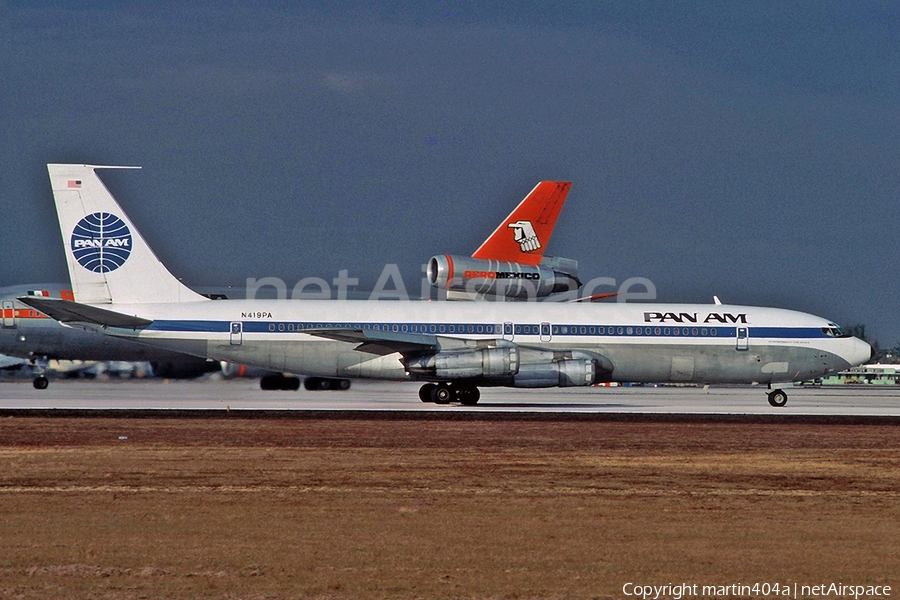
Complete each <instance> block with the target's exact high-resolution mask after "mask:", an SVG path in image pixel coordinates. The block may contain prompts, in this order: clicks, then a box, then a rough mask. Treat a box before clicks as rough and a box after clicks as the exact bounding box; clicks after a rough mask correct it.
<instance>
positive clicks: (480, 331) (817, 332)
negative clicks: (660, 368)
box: [147, 320, 831, 339]
mask: <svg viewBox="0 0 900 600" xmlns="http://www.w3.org/2000/svg"><path fill="white" fill-rule="evenodd" d="M241 323H242V325H243V331H244V333H302V332H303V331H304V330H306V329H365V330H370V331H388V332H392V333H413V334H416V333H421V334H438V335H441V334H446V335H491V336H502V335H503V325H502V324H500V323H408V322H403V323H392V322H379V323H372V322H369V323H363V322H359V321H348V322H335V321H327V322H326V321H302V322H298V321H241ZM540 329H541V324H540V323H516V324H515V325H514V335H517V336H539V335H541V333H540ZM747 329H748V330H749V337H750V338H751V339H753V338H757V339H760V338H768V339H771V338H782V339H803V338H805V339H815V338H829V337H831V336H829V335H828V334H826V333H825V332H823V331H822V329H821V328H820V327H750V326H747ZM147 330H149V331H193V332H210V333H228V332H230V331H231V321H197V320H156V321H153V323H152V324H151V325H149V326H148V327H147ZM544 335H546V331H545V334H544ZM552 335H553V336H554V337H593V338H604V339H608V338H619V337H625V338H685V337H690V338H694V337H699V338H703V337H716V338H733V337H735V336H736V335H737V328H736V327H681V326H679V327H672V326H666V327H656V326H652V327H647V326H645V325H581V324H578V325H573V324H566V325H563V324H555V323H554V324H553V325H552Z"/></svg>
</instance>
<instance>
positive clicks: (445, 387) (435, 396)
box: [431, 383, 454, 404]
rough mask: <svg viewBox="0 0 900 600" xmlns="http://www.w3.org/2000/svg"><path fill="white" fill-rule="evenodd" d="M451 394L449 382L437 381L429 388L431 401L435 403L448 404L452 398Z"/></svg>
mask: <svg viewBox="0 0 900 600" xmlns="http://www.w3.org/2000/svg"><path fill="white" fill-rule="evenodd" d="M453 395H454V394H453V390H452V389H450V384H447V383H439V384H437V385H436V386H434V389H433V390H431V401H432V402H434V403H435V404H450V402H451V401H452V400H453Z"/></svg>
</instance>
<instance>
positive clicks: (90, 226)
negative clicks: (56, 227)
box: [71, 212, 132, 273]
mask: <svg viewBox="0 0 900 600" xmlns="http://www.w3.org/2000/svg"><path fill="white" fill-rule="evenodd" d="M131 241H132V240H131V231H129V230H128V225H126V224H125V221H123V220H122V219H120V218H119V217H117V216H116V215H114V214H112V213H108V212H95V213H93V214H90V215H88V216H86V217H85V218H83V219H81V220H80V221H78V225H76V226H75V229H74V230H73V231H72V242H71V247H72V254H73V255H75V260H77V261H78V264H79V265H81V266H82V267H84V268H85V269H87V270H88V271H92V272H94V273H109V272H110V271H115V270H116V269H118V268H119V267H121V266H122V265H123V264H125V261H126V260H128V256H129V255H130V254H131Z"/></svg>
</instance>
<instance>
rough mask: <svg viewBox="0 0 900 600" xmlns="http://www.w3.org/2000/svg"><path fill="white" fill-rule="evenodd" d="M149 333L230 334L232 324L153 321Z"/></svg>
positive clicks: (148, 328) (223, 322)
mask: <svg viewBox="0 0 900 600" xmlns="http://www.w3.org/2000/svg"><path fill="white" fill-rule="evenodd" d="M147 330H148V331H206V332H214V333H219V332H221V333H228V332H229V331H231V323H230V322H228V321H164V320H157V321H153V323H151V324H150V325H148V326H147Z"/></svg>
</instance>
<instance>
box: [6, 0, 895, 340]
mask: <svg viewBox="0 0 900 600" xmlns="http://www.w3.org/2000/svg"><path fill="white" fill-rule="evenodd" d="M79 5H80V6H79V8H71V7H70V3H66V2H9V1H8V0H7V1H6V3H5V4H4V3H3V0H0V38H2V40H4V41H3V42H2V44H3V45H2V46H0V49H2V50H0V51H2V52H3V54H4V58H3V60H2V61H0V65H2V66H0V69H2V80H3V86H2V90H0V101H2V106H3V110H2V113H0V114H2V117H0V118H2V121H0V122H2V129H0V133H2V136H0V169H2V170H3V175H4V178H3V179H4V182H5V185H4V186H3V187H2V188H0V207H2V208H0V210H2V211H3V212H2V214H3V224H4V227H3V234H2V237H0V256H2V257H3V258H4V259H5V260H3V261H0V283H2V284H4V285H7V284H15V283H26V282H37V281H57V280H64V279H65V277H66V271H65V262H64V258H63V254H62V247H61V242H60V234H59V230H58V227H57V225H56V219H55V216H54V213H53V205H52V197H51V194H50V189H49V184H48V180H47V176H46V168H45V164H46V163H48V162H86V163H98V164H132V165H141V166H142V167H143V170H142V171H139V172H134V171H123V172H108V173H106V174H104V179H105V181H107V183H108V185H109V187H110V188H111V189H112V190H113V192H114V193H115V194H116V196H117V198H118V199H119V200H120V202H121V204H122V205H123V206H124V207H125V209H126V210H127V211H128V213H129V215H130V216H131V217H132V219H133V220H134V221H135V223H136V224H137V225H138V226H139V227H140V229H141V231H142V232H143V233H144V235H145V236H146V237H147V238H148V240H149V241H150V243H151V245H152V246H153V247H154V249H155V250H156V252H157V254H158V255H159V256H160V257H161V258H162V259H163V260H164V262H166V264H167V265H168V266H169V268H170V269H171V270H172V271H173V272H174V273H175V274H176V275H178V276H179V277H181V278H182V279H183V280H184V281H185V282H186V283H188V284H190V285H195V286H221V285H229V284H235V285H243V283H244V281H245V279H246V278H247V277H264V276H273V277H280V278H282V279H284V280H285V281H286V282H288V285H292V284H293V283H294V282H296V281H298V280H299V279H301V278H303V277H309V276H316V277H322V278H325V279H327V280H330V279H332V278H334V277H336V276H337V273H338V271H339V270H341V269H348V270H349V271H350V275H351V276H356V277H359V278H360V279H361V286H365V285H366V284H369V285H372V284H373V283H374V282H375V280H376V278H377V277H378V275H379V274H380V273H381V271H382V268H383V266H384V264H385V263H397V264H398V265H399V266H400V269H401V272H402V273H403V275H404V279H405V281H407V283H408V284H409V285H410V287H415V285H412V283H413V282H416V283H417V281H418V277H419V276H420V268H421V264H423V263H424V262H425V261H426V260H427V259H428V258H429V257H430V256H432V255H433V254H437V253H457V254H469V253H471V252H472V251H473V250H474V249H475V248H476V247H477V246H478V245H479V243H480V242H481V241H482V240H483V239H484V238H485V237H486V236H487V235H488V234H489V233H490V232H491V231H492V230H493V228H494V227H495V226H496V224H497V222H499V220H500V219H502V218H503V217H504V216H505V215H506V214H507V213H508V212H509V211H510V210H511V208H512V207H513V206H515V204H516V203H517V202H518V201H519V200H520V199H521V198H522V197H523V196H524V194H525V193H527V192H528V191H529V190H530V189H531V188H532V187H533V186H534V185H535V183H536V182H537V181H539V180H541V179H558V180H571V181H572V182H573V187H572V191H571V193H570V195H569V199H568V202H567V204H566V207H565V209H564V210H563V213H562V215H561V216H560V220H559V223H558V226H557V229H556V233H555V234H554V237H553V239H552V241H551V242H550V244H549V246H548V253H550V254H554V255H559V256H565V257H569V258H574V259H577V260H578V261H579V263H580V270H581V273H582V278H583V279H590V278H592V277H613V278H615V279H616V280H617V281H619V282H621V281H624V280H625V279H627V278H629V277H646V278H648V279H650V280H651V281H652V282H653V283H654V284H655V286H656V289H657V293H658V297H659V299H660V300H663V301H671V302H709V301H711V298H712V295H713V294H717V295H718V296H719V297H720V298H722V300H724V301H727V302H731V303H741V304H761V305H770V306H780V307H787V308H795V309H798V310H803V311H808V312H813V313H816V314H820V315H822V316H825V317H828V318H832V319H835V320H836V321H838V322H840V323H843V324H851V323H865V324H866V325H867V327H868V330H869V332H870V333H871V334H873V335H874V336H875V337H876V338H877V339H878V340H879V341H881V343H882V345H893V344H895V343H897V342H900V319H898V317H897V316H896V314H897V310H896V308H897V300H896V299H897V295H898V287H900V286H898V281H900V266H898V263H897V261H896V260H895V258H894V257H895V252H896V251H895V245H896V237H897V231H898V222H900V220H898V217H900V209H898V202H897V200H898V184H900V169H898V167H900V135H898V134H900V127H898V126H900V119H898V117H900V62H898V58H900V7H898V5H896V3H894V2H852V3H851V2H793V3H784V2H755V3H731V2H723V3H708V2H679V3H671V2H666V3H641V2H634V3H621V2H586V3H570V4H564V5H562V6H553V7H550V6H547V5H546V3H539V2H525V3H516V4H515V5H513V6H512V7H511V8H501V7H500V6H498V5H493V4H485V3H467V2H458V1H453V0H442V1H440V2H422V3H413V6H407V4H406V3H399V2H385V3H377V4H375V5H374V6H372V3H370V2H356V3H353V2H350V3H342V4H340V5H339V6H336V7H333V8H328V9H321V8H318V7H316V6H315V5H313V4H310V5H309V6H307V5H306V4H305V3H288V2H282V3H277V2H270V3H265V2H264V3H252V5H250V4H248V5H246V6H245V5H243V4H241V3H237V2H231V3H225V2H206V3H204V2H189V3H188V2H167V3H154V4H140V5H133V4H132V3H119V2H85V3H79Z"/></svg>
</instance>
